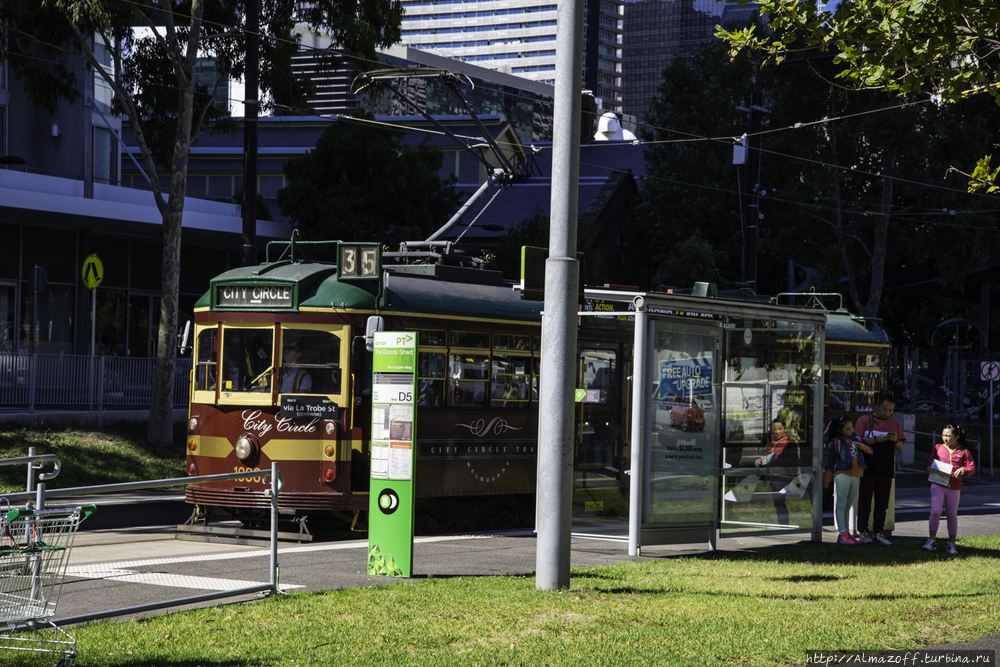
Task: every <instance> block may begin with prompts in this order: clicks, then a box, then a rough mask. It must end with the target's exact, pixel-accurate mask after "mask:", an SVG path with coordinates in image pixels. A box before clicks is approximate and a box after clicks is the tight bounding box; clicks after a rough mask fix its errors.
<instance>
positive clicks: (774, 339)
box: [720, 318, 854, 536]
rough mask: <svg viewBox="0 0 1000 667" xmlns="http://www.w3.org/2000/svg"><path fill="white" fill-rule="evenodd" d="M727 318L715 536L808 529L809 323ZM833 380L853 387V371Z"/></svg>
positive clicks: (813, 347)
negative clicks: (717, 532) (719, 498)
mask: <svg viewBox="0 0 1000 667" xmlns="http://www.w3.org/2000/svg"><path fill="white" fill-rule="evenodd" d="M731 322H732V323H734V324H735V325H736V326H735V327H732V328H730V329H728V330H727V331H726V333H725V342H724V349H725V351H726V372H725V375H726V380H725V382H724V383H723V387H722V402H723V404H722V411H723V414H724V417H723V420H724V425H723V428H722V448H723V449H722V489H721V494H722V507H721V517H720V534H721V535H723V536H725V535H732V534H734V533H747V532H754V533H768V532H785V531H805V530H811V529H812V522H813V508H812V493H811V492H812V486H811V485H812V484H813V483H815V482H816V480H815V479H814V474H813V467H812V466H813V463H814V462H813V454H812V447H811V442H812V437H813V424H812V415H813V408H814V401H815V400H816V397H817V395H818V396H819V397H820V400H822V394H821V393H820V392H817V386H818V385H817V384H816V382H817V379H818V378H819V377H820V373H819V371H820V368H821V366H820V352H821V350H820V336H819V333H818V332H817V331H816V328H815V326H814V325H811V324H798V323H794V322H782V321H774V320H750V319H740V318H731ZM839 379H840V380H841V381H842V382H849V383H851V385H852V386H853V380H854V377H853V374H849V375H847V374H845V375H844V376H842V377H840V378H839ZM831 387H832V385H831ZM834 394H835V392H833V391H831V394H830V400H831V401H833V400H834V399H835V398H836V397H835V395H834Z"/></svg>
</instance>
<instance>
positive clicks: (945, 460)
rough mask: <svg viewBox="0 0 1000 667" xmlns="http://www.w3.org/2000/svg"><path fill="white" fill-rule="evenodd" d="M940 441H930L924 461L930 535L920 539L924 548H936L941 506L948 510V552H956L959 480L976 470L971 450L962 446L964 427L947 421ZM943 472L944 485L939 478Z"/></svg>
mask: <svg viewBox="0 0 1000 667" xmlns="http://www.w3.org/2000/svg"><path fill="white" fill-rule="evenodd" d="M941 439H942V440H944V442H943V443H939V444H937V445H934V448H933V450H931V461H930V463H929V464H928V465H927V473H928V476H929V477H928V479H930V481H931V516H930V521H929V528H930V537H929V538H928V539H927V542H925V543H924V549H926V550H927V551H936V550H937V531H938V526H939V525H940V523H941V508H942V507H943V506H944V507H945V508H946V510H947V514H948V547H947V552H948V555H950V556H956V555H958V547H956V546H955V540H956V538H957V537H958V500H959V496H960V495H961V489H962V480H963V479H964V478H965V477H966V476H967V475H975V474H976V463H975V461H973V459H972V452H970V451H969V450H968V448H967V447H966V446H965V430H964V429H962V427H961V426H953V425H951V424H949V425H948V426H945V427H944V428H943V429H942V430H941ZM945 474H947V479H948V482H947V486H945V485H943V484H942V483H941V482H942V481H943V479H941V478H942V477H944V475H945Z"/></svg>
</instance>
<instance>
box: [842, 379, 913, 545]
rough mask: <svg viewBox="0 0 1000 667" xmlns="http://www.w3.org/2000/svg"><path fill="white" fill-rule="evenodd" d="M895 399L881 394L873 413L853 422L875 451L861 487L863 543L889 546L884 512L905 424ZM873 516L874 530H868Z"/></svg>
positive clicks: (859, 524) (890, 490) (859, 526)
mask: <svg viewBox="0 0 1000 667" xmlns="http://www.w3.org/2000/svg"><path fill="white" fill-rule="evenodd" d="M895 407H896V401H895V399H894V398H893V397H892V395H891V394H883V395H881V396H879V402H878V408H877V409H876V410H875V412H874V413H868V414H866V415H861V416H860V417H858V420H857V421H856V422H855V424H854V432H855V433H857V434H858V435H860V436H861V437H862V439H864V441H865V444H867V445H869V446H871V448H872V449H873V450H874V453H873V454H872V455H871V456H870V457H868V459H867V460H868V467H867V468H866V469H865V474H864V476H863V477H862V478H861V488H860V490H859V491H858V530H860V531H861V543H862V544H871V543H872V542H878V543H879V544H882V545H885V546H889V545H890V544H892V543H891V542H890V541H889V540H887V539H886V537H885V535H884V534H883V531H884V529H885V514H886V511H887V510H888V509H889V496H890V494H891V493H892V480H893V478H894V477H895V476H896V452H897V451H903V439H904V438H903V426H902V424H900V423H899V422H898V421H897V420H896V419H894V418H893V416H892V412H893V410H894V409H895ZM873 497H874V499H875V514H874V515H872V498H873ZM869 517H871V520H872V523H873V526H872V528H873V530H872V531H871V532H868V521H869Z"/></svg>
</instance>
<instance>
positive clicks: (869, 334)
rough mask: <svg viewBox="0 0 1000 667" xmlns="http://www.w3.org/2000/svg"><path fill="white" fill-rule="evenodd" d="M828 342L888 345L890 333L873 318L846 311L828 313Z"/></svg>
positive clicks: (876, 345) (875, 345)
mask: <svg viewBox="0 0 1000 667" xmlns="http://www.w3.org/2000/svg"><path fill="white" fill-rule="evenodd" d="M826 340H827V344H828V345H829V344H835V343H857V344H864V345H871V346H873V347H888V346H889V345H890V342H889V334H887V333H886V332H885V330H884V329H882V328H881V327H879V325H878V324H877V323H876V322H874V321H872V320H865V319H863V318H859V317H855V316H854V315H851V314H850V313H848V312H846V311H844V312H841V311H828V312H827V313H826Z"/></svg>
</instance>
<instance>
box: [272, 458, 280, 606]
mask: <svg viewBox="0 0 1000 667" xmlns="http://www.w3.org/2000/svg"><path fill="white" fill-rule="evenodd" d="M271 585H272V586H273V587H274V591H273V592H274V593H278V592H279V591H278V463H277V462H276V461H271Z"/></svg>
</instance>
